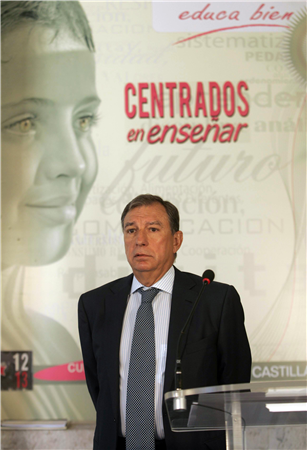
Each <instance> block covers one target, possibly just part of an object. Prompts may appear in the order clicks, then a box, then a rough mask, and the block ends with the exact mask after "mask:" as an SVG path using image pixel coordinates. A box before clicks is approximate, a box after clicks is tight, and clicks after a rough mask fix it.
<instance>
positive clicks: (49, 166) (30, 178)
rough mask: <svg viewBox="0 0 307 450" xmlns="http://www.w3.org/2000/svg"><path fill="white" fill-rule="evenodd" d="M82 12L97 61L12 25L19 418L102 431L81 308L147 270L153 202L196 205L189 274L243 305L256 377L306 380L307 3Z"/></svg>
mask: <svg viewBox="0 0 307 450" xmlns="http://www.w3.org/2000/svg"><path fill="white" fill-rule="evenodd" d="M9 3H14V2H9ZM21 3H22V2H21ZM24 3H35V2H24ZM42 3H48V2H42ZM50 3H51V2H50ZM64 3H66V5H67V8H68V10H69V8H70V7H71V3H75V2H71V3H70V2H64ZM82 7H83V9H84V11H85V13H86V16H87V18H88V21H89V23H90V26H91V29H92V32H93V39H94V44H95V53H93V51H90V50H89V48H87V47H86V46H85V44H84V42H81V41H80V39H79V40H78V39H77V38H74V39H73V38H72V37H71V35H70V37H69V38H68V39H67V33H68V32H67V30H66V31H65V24H64V25H63V24H60V25H59V28H60V29H61V27H62V31H59V32H58V34H57V36H56V37H55V38H54V32H53V30H52V27H51V28H50V27H49V28H48V29H47V28H46V27H45V28H44V26H43V30H42V27H41V26H40V27H38V26H37V25H35V24H34V25H33V23H32V22H31V27H32V28H31V33H28V34H27V35H25V34H23V33H25V30H26V29H27V25H25V22H24V23H23V25H22V26H21V25H20V23H17V24H15V26H14V25H10V27H8V28H7V29H3V36H2V93H3V94H2V107H3V111H2V217H3V222H2V281H3V288H2V289H3V290H2V363H1V378H2V389H3V391H2V417H3V418H4V419H5V418H9V419H55V418H68V419H70V420H90V419H94V418H95V413H94V408H93V406H92V404H91V400H90V397H89V394H88V392H87V388H86V385H85V381H84V380H85V378H84V371H83V363H82V357H81V351H80V345H79V338H78V329H77V302H78V298H79V296H80V295H81V293H82V292H84V291H86V290H89V289H92V288H95V287H97V286H99V285H102V284H104V283H107V282H109V281H111V280H113V279H115V278H118V277H121V276H124V275H127V274H129V273H130V268H129V266H128V264H127V262H126V258H125V254H124V248H123V238H122V232H121V227H120V214H121V212H122V210H123V208H124V206H125V205H126V204H127V203H128V202H129V201H130V200H131V199H132V198H133V197H134V196H136V195H138V194H140V193H151V194H157V195H160V196H162V197H163V198H165V199H167V200H170V201H171V202H173V203H174V204H175V205H176V206H177V207H178V209H179V211H180V214H181V229H182V231H183V234H184V242H183V246H182V248H181V249H180V251H179V253H178V258H177V261H176V265H177V266H178V268H179V269H182V270H185V271H189V272H194V273H198V274H201V273H202V272H203V271H204V270H205V269H207V268H210V269H213V270H214V271H215V274H216V279H217V280H218V281H222V282H225V283H230V284H233V285H234V286H235V287H236V288H237V290H238V291H239V293H240V296H241V300H242V304H243V307H244V311H245V319H246V328H247V333H248V336H249V340H250V344H251V348H252V355H253V369H252V379H253V380H257V381H259V380H277V379H280V380H286V379H302V378H306V375H307V370H306V300H305V299H306V284H305V283H306V282H305V274H306V265H305V262H306V257H305V256H306V253H305V197H306V185H305V183H306V161H305V157H306V130H305V123H306V10H305V3H304V2H270V3H268V2H238V3H235V2H225V3H223V2H202V1H200V2H188V1H186V2H184V1H183V2H181V1H180V2H179V1H178V2H176V1H172V2H161V1H159V2H158V1H153V2H112V1H108V2H103V1H98V2H90V1H89V2H82ZM14 14H17V12H16V13H15V12H13V16H14ZM47 14H48V11H47ZM10 23H13V22H10ZM63 27H64V31H63ZM46 30H47V31H46ZM44 33H45V34H48V33H49V38H50V36H51V35H52V39H47V38H46V37H45V34H44ZM52 33H53V34H52ZM93 55H94V58H93ZM95 76H96V80H95ZM99 99H100V100H101V103H100V105H99ZM63 105H64V106H65V107H64V106H63ZM65 108H66V109H65Z"/></svg>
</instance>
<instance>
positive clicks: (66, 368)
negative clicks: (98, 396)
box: [33, 361, 85, 381]
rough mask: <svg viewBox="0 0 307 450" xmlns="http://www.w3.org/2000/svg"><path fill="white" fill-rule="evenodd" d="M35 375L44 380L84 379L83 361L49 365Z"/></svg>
mask: <svg viewBox="0 0 307 450" xmlns="http://www.w3.org/2000/svg"><path fill="white" fill-rule="evenodd" d="M33 376H34V378H36V379H38V380H44V381H84V380H85V374H84V365H83V361H75V362H70V363H68V364H61V365H60V366H53V367H47V369H43V370H39V371H38V372H36V373H35V374H34V375H33Z"/></svg>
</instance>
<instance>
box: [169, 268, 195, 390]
mask: <svg viewBox="0 0 307 450" xmlns="http://www.w3.org/2000/svg"><path fill="white" fill-rule="evenodd" d="M194 286H195V283H194V282H193V280H191V279H190V278H189V277H187V276H186V275H185V274H184V273H182V272H180V271H179V270H178V269H176V268H175V281H174V288H173V295H172V306H171V315H170V324H169V332H168V344H167V359H166V368H165V380H164V392H168V391H170V390H172V389H173V382H174V373H175V363H176V354H177V344H178V339H179V336H180V332H181V330H182V328H183V327H184V324H185V322H186V320H187V318H188V316H189V314H190V311H191V308H192V306H193V304H194V301H195V300H196V298H197V291H196V292H194V291H192V290H191V289H192V288H193V287H194Z"/></svg>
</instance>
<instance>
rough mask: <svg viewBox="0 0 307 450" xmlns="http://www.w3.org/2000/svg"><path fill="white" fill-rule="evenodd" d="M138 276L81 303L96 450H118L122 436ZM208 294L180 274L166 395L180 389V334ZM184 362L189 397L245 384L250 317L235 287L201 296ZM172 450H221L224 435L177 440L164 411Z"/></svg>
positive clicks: (213, 288)
mask: <svg viewBox="0 0 307 450" xmlns="http://www.w3.org/2000/svg"><path fill="white" fill-rule="evenodd" d="M132 278H133V276H132V275H129V276H128V277H125V278H121V279H118V280H115V281H113V282H111V283H108V284H106V285H104V286H101V287H99V288H97V289H94V290H92V291H90V292H87V293H85V294H83V295H82V296H81V297H80V300H79V332H80V340H81V347H82V353H83V359H84V368H85V374H86V381H87V385H88V389H89V392H90V395H91V397H92V400H93V402H94V405H95V408H96V411H97V423H96V431H95V437H94V450H115V449H116V440H117V435H118V431H119V428H120V415H119V347H120V339H121V330H122V323H123V318H124V314H125V309H126V305H127V299H128V296H129V294H130V289H131V283H132ZM201 286H202V280H201V277H199V276H196V275H193V274H190V273H186V272H180V271H179V270H177V269H175V281H174V288H173V295H172V306H171V315H170V324H169V335H168V350H167V360H166V369H165V382H164V392H168V391H171V390H173V389H174V368H175V359H176V348H177V342H178V338H179V335H180V331H181V329H182V327H183V326H184V323H185V321H186V319H187V317H188V315H189V312H190V310H191V308H192V306H193V304H194V302H195V300H196V298H197V294H198V293H199V291H200V289H201ZM202 297H203V298H201V300H200V302H199V304H198V306H197V308H196V311H195V315H194V318H193V320H192V322H191V326H190V329H189V332H188V335H187V337H186V339H185V342H184V352H183V357H182V373H183V377H182V380H183V389H187V388H194V387H202V386H214V385H220V384H234V383H247V382H249V380H250V370H251V354H250V348H249V344H248V340H247V336H246V332H245V328H244V313H243V309H242V305H241V302H240V298H239V295H238V293H237V292H236V290H235V289H234V287H232V286H229V285H226V284H222V283H217V282H212V283H211V284H210V285H209V286H207V287H206V288H205V290H204V293H203V296H202ZM163 418H164V430H165V439H166V444H167V448H168V449H172V450H173V449H174V450H175V449H176V450H177V449H182V450H190V449H191V450H194V449H211V448H212V449H215V448H217V449H218V450H222V449H223V446H224V444H221V441H220V436H221V433H220V432H216V431H213V432H206V433H203V432H201V433H198V432H193V433H173V432H172V431H171V430H170V426H169V422H168V417H167V413H166V409H165V406H164V407H163Z"/></svg>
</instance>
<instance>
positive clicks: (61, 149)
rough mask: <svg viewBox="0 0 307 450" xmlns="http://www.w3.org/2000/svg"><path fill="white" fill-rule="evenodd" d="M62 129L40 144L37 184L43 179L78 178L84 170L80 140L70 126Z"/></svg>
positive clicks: (49, 135) (84, 164) (46, 137)
mask: <svg viewBox="0 0 307 450" xmlns="http://www.w3.org/2000/svg"><path fill="white" fill-rule="evenodd" d="M67 125H68V124H67ZM63 128H64V129H61V130H59V129H57V131H55V132H54V133H52V134H51V133H50V134H48V135H47V136H45V138H44V141H43V142H41V144H42V152H43V156H42V159H41V163H40V167H39V168H38V171H37V178H38V180H37V181H38V182H39V181H40V180H39V178H43V177H44V178H48V179H55V178H59V177H67V178H78V177H81V176H82V175H83V173H84V172H85V170H86V162H85V158H84V156H83V152H82V144H81V142H80V141H81V139H78V137H77V136H76V134H75V131H74V129H73V127H72V126H71V124H70V127H69V126H66V127H63Z"/></svg>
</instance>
